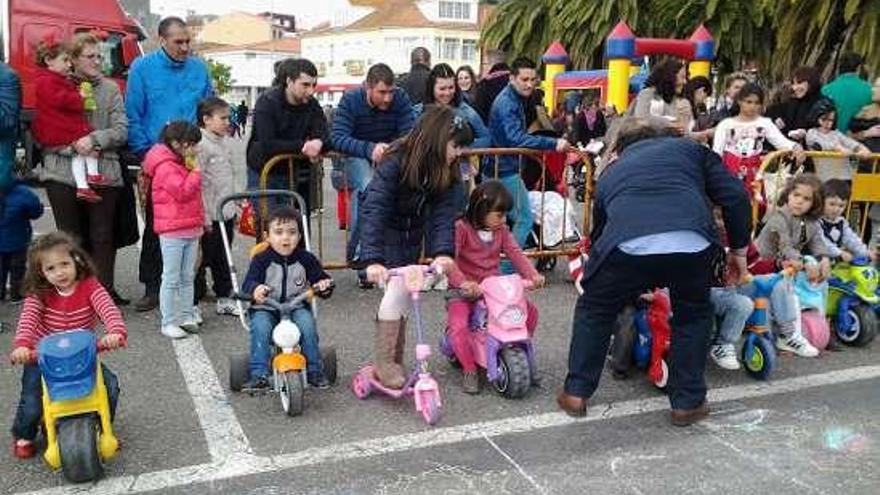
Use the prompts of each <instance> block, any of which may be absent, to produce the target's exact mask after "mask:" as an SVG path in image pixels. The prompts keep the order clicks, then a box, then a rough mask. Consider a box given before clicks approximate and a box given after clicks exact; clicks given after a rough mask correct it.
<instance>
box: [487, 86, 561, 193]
mask: <svg viewBox="0 0 880 495" xmlns="http://www.w3.org/2000/svg"><path fill="white" fill-rule="evenodd" d="M524 103H525V100H524V99H523V98H522V97H521V96H520V95H519V94H518V93H517V92H516V90H515V89H514V88H513V86H511V85H510V84H508V85H507V87H506V88H504V89H503V90H502V91H501V93H498V96H497V97H496V98H495V102H494V103H492V110H491V111H490V112H489V132H490V133H491V134H492V144H493V145H494V147H496V148H530V149H535V150H554V149H556V140H555V139H553V138H549V137H545V136H532V135H531V134H529V133H528V132H526V131H527V129H528V122H526V113H525V109H524V108H523V104H524ZM519 162H520V160H519V158H518V157H516V156H503V157H501V158H500V159H499V160H498V177H506V176H508V175H513V174H515V173H519ZM492 165H493V167H494V162H493V164H492ZM483 175H486V176H488V177H493V176H494V175H495V171H494V170H490V169H489V167H487V166H486V163H484V165H483Z"/></svg>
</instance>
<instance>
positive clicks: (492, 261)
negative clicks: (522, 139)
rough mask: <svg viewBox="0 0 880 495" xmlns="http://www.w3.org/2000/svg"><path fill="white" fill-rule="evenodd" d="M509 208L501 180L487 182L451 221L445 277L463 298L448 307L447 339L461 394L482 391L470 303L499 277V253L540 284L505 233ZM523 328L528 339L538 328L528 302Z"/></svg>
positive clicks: (535, 312)
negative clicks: (451, 247)
mask: <svg viewBox="0 0 880 495" xmlns="http://www.w3.org/2000/svg"><path fill="white" fill-rule="evenodd" d="M512 207H513V197H512V196H511V195H510V193H509V192H508V191H507V188H506V187H504V184H502V183H501V182H500V181H497V180H487V181H484V182H483V183H481V184H480V185H479V186H477V188H476V189H474V191H473V192H472V193H471V197H470V202H469V203H468V207H467V212H466V213H465V216H464V217H463V218H461V219H459V220H458V221H456V222H455V267H454V268H453V270H452V272H451V273H450V274H449V283H450V286H451V287H453V288H458V289H460V290H461V294H462V296H463V297H455V298H452V299H450V300H449V303H448V304H447V305H446V310H447V324H448V328H449V337H450V341H451V342H452V349H453V351H454V352H455V357H456V358H458V362H459V363H461V370H462V373H463V374H462V380H461V381H462V388H463V389H464V391H465V393H468V394H477V393H479V392H480V379H479V376H478V375H477V365H476V363H475V362H474V356H473V352H472V351H471V345H470V342H468V333H469V332H470V325H469V320H470V314H471V310H472V309H473V306H474V301H475V300H476V299H478V298H479V297H480V282H482V281H483V279H485V278H486V277H490V276H493V275H498V267H499V265H500V264H501V254H502V253H504V255H505V256H507V259H509V260H510V261H511V262H512V263H513V266H514V268H515V269H516V271H517V272H518V273H519V274H520V276H521V277H523V278H525V279H527V280H531V281H532V282H533V283H534V285H535V287H540V286H542V285H544V277H543V276H542V275H540V274H539V273H538V271H537V270H535V267H534V266H532V264H531V263H530V262H529V260H528V258H526V256H525V255H524V254H523V253H522V250H520V248H519V245H518V244H517V243H516V240H515V239H514V238H513V234H511V233H510V230H509V229H508V228H507V221H506V217H507V212H508V211H510V209H511V208H512ZM528 308H529V309H528V315H527V317H526V328H527V329H528V331H529V335H531V334H532V333H533V332H534V331H535V327H536V326H537V324H538V310H537V308H535V306H534V305H533V304H532V303H531V302H529V303H528Z"/></svg>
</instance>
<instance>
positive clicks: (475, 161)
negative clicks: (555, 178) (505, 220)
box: [258, 148, 594, 270]
mask: <svg viewBox="0 0 880 495" xmlns="http://www.w3.org/2000/svg"><path fill="white" fill-rule="evenodd" d="M572 153H576V154H578V155H579V157H580V160H581V166H582V167H584V169H585V172H584V176H585V177H586V185H585V188H586V190H585V194H584V208H583V215H582V224H581V226H580V234H581V235H582V236H588V235H589V231H590V217H591V206H592V204H591V198H592V191H593V185H594V184H593V179H592V177H593V170H594V168H593V163H592V160H591V158H590V155H588V154H587V153H584V152H580V151H572ZM462 156H463V159H465V160H469V161H470V163H471V168H472V172H473V174H474V175H475V174H477V173H479V169H480V167H479V165H480V162H481V161H483V160H485V159H489V160H493V162H492V163H491V164H490V167H491V168H492V169H493V170H494V176H495V177H497V176H498V164H499V160H500V158H501V157H502V156H518V157H519V168H520V173H522V171H523V166H524V158H523V157H528V158H531V159H534V160H537V162H538V163H540V165H541V183H542V184H543V183H546V179H547V165H546V163H545V162H544V153H543V152H541V151H537V150H531V149H524V148H481V149H469V150H466V151H465V152H464V153H463V155H462ZM324 157H325V158H331V157H332V158H342V156H341V155H337V154H328V155H325V156H324ZM282 165H286V166H287V168H288V174H287V177H288V184H287V185H288V187H289V188H290V189H291V190H295V189H296V178H297V172H298V169H299V167H302V166H308V167H310V168H311V173H310V177H311V178H312V179H316V180H317V186H318V187H317V188H315V189H312V191H311V192H312V198H311V204H312V209H313V211H314V212H316V217H317V218H316V220H317V222H315V221H312V222H311V223H312V224H314V223H317V253H316V254H317V255H318V258H319V259H321V260H322V262H323V264H324V268H325V269H328V270H333V269H342V268H349V267H350V264H349V263H348V262H347V261H345V259H343V260H341V261H340V260H330V259H327V257H326V256H324V247H325V242H324V241H325V239H324V213H323V211H324V210H323V206H324V188H323V185H324V184H323V179H324V169H323V160H322V162H321V163H317V164H314V163H312V162H310V161H309V159H308V158H306V157H304V156H303V155H299V154H282V155H277V156H275V157H273V158H271V159H270V160H268V161H267V162H266V163H265V165H264V166H263V170H262V172H261V174H260V182H259V185H260V188H262V189H266V188H267V185H268V180H269V175H270V174H271V173H272V171H273V170H274V169H275V168H276V167H278V166H282ZM570 173H571V166H568V165H564V173H563V177H562V180H563V181H565V183H566V186H565V187H566V190H568V185H569V183H570V182H569V174H570ZM346 182H347V180H346ZM466 187H469V188H470V187H473V181H472V180H471V181H468V182H467V183H466ZM468 190H469V189H468ZM548 192H549V191H548ZM352 194H356V192H353V193H352ZM568 205H569V202H568V201H567V200H566V201H564V202H563V219H564V220H563V222H565V221H567V219H568V215H569V211H568ZM259 208H260V212H261V214H262V215H261V216H262V218H265V217H266V216H267V215H268V201H267V200H266V199H265V198H263V199H261V200H260V205H259ZM540 210H541V214H540V216H539V221H540V223H541V225H543V224H544V195H542V199H541V208H540ZM349 222H350V220H349ZM565 227H566V224H565V223H563V235H562V242H561V245H560V246H559V247H558V248H555V249H544V239H543V237H544V236H543V229H542V228H540V229H538V237H539V240H538V247H537V249H529V250H527V251H525V254H526V256H529V257H532V258H550V257H557V256H568V255H575V254H578V246H577V243H576V242H571V241H570V240H568V239H566V236H565ZM258 235H260V234H258ZM348 238H349V233H348V230H347V229H346V230H345V232H344V237H343V246H346V245H347V244H348ZM313 239H314V237H313ZM314 248H315V245H314V242H313V244H312V249H314Z"/></svg>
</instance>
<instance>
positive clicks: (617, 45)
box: [605, 21, 636, 113]
mask: <svg viewBox="0 0 880 495" xmlns="http://www.w3.org/2000/svg"><path fill="white" fill-rule="evenodd" d="M635 56H636V36H635V35H634V34H633V32H632V30H630V28H629V26H627V25H626V22H624V21H620V22H618V23H617V26H615V27H614V30H613V31H611V34H609V35H608V39H607V40H606V41H605V59H606V60H608V97H607V99H606V101H607V103H608V104H610V105H614V108H615V109H616V110H617V111H618V112H619V113H623V112H624V111H626V107H627V105H628V104H629V76H630V71H629V69H630V64H631V62H630V61H631V60H632V59H633V58H635Z"/></svg>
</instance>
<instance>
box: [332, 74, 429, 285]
mask: <svg viewBox="0 0 880 495" xmlns="http://www.w3.org/2000/svg"><path fill="white" fill-rule="evenodd" d="M414 123H415V114H414V113H413V108H412V103H411V102H410V99H409V97H408V96H407V95H406V93H405V92H404V91H403V90H402V89H400V88H398V87H395V86H394V73H393V72H391V68H390V67H388V66H387V65H385V64H376V65H374V66H372V67H370V70H368V71H367V80H366V82H365V83H364V85H363V86H361V87H360V88H357V89H352V90H349V91H347V92H346V93H345V94H344V95H343V96H342V100H340V102H339V108H337V109H336V113H335V114H334V116H333V131H332V139H333V148H334V149H336V150H337V151H339V152H341V153H343V154H345V155H348V156H347V157H346V158H344V159H343V161H344V164H343V166H344V167H345V174H346V175H347V177H348V183H349V184H350V185H351V187H352V188H353V189H354V191H353V192H354V195H353V196H352V198H351V215H350V216H349V218H350V219H351V220H350V225H351V230H352V232H354V230H355V229H356V228H357V223H358V195H359V194H361V193H362V192H363V191H365V190H366V189H367V184H369V182H370V179H371V178H372V177H373V165H374V164H377V163H379V161H380V160H381V159H382V155H383V154H385V150H386V149H388V145H389V144H391V142H392V141H394V140H396V139H398V138H400V137H402V136H404V135H405V134H407V133H408V132H409V131H410V130H411V129H412V127H413V124H414ZM353 251H354V250H353V249H352V248H349V252H353ZM359 280H360V282H359V283H360V285H361V287H369V286H370V284H369V283H368V282H366V279H364V278H363V277H359Z"/></svg>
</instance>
